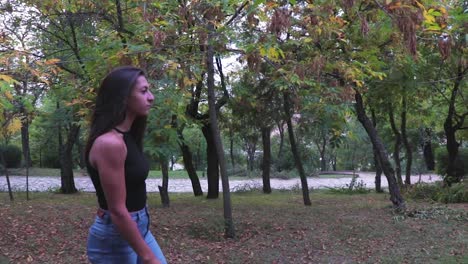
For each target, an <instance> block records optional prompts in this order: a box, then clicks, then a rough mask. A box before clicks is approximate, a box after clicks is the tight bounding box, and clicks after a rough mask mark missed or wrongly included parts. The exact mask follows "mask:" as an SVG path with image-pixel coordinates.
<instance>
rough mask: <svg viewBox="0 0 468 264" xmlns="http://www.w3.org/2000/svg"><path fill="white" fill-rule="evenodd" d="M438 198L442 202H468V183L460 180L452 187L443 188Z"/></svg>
mask: <svg viewBox="0 0 468 264" xmlns="http://www.w3.org/2000/svg"><path fill="white" fill-rule="evenodd" d="M436 200H437V201H438V202H441V203H466V202H468V184H467V183H466V182H459V183H455V184H452V186H450V187H445V188H441V189H440V191H439V192H438V193H437V196H436Z"/></svg>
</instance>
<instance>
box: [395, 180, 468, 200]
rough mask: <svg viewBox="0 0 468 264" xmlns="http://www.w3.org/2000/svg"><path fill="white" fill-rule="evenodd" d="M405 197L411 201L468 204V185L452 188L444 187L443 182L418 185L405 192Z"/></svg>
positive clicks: (457, 185)
mask: <svg viewBox="0 0 468 264" xmlns="http://www.w3.org/2000/svg"><path fill="white" fill-rule="evenodd" d="M404 194H405V197H407V198H411V199H423V200H432V201H435V202H441V203H466V202H468V183H466V182H460V183H455V184H452V186H450V187H448V186H444V185H443V184H442V182H438V183H435V184H430V183H418V184H415V185H413V186H411V187H409V188H408V189H406V191H405V193H404Z"/></svg>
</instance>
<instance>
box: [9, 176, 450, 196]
mask: <svg viewBox="0 0 468 264" xmlns="http://www.w3.org/2000/svg"><path fill="white" fill-rule="evenodd" d="M374 177H375V173H367V172H365V173H363V172H360V173H359V178H357V181H356V182H361V181H362V182H363V183H364V184H365V186H366V187H367V188H374V187H375V183H374ZM440 180H442V178H441V177H440V176H438V175H434V174H423V175H421V176H419V175H416V176H411V182H412V183H416V182H418V181H421V182H435V181H440ZM307 182H308V185H309V188H315V189H320V188H334V187H344V186H346V185H347V184H349V183H350V182H351V176H350V177H349V178H347V177H346V178H318V177H309V178H307ZM10 183H11V186H12V189H13V190H14V191H25V190H26V177H24V176H10ZM270 183H271V188H272V189H285V190H291V189H296V188H300V187H301V183H300V179H299V178H297V179H288V180H281V179H271V180H270ZM200 184H201V187H202V190H203V191H204V192H206V191H207V190H208V183H207V180H206V178H201V179H200ZM158 185H162V180H161V179H147V180H146V188H147V190H148V192H157V191H158ZM229 185H230V189H231V191H237V190H247V189H251V188H260V189H261V188H262V179H261V178H255V179H245V180H230V181H229ZM75 186H76V188H77V189H78V190H80V191H83V192H94V191H95V189H94V187H93V184H92V183H91V180H90V178H89V177H87V176H79V177H75ZM387 186H388V183H387V179H386V178H385V177H384V176H383V175H382V187H383V188H385V187H387ZM58 188H60V178H59V177H36V176H34V177H29V190H30V191H39V192H44V191H53V190H57V189H58ZM7 190H8V189H7V182H6V177H5V176H0V191H7ZM168 190H169V192H192V191H193V189H192V184H191V182H190V180H189V179H169V187H168ZM220 190H222V188H221V183H220Z"/></svg>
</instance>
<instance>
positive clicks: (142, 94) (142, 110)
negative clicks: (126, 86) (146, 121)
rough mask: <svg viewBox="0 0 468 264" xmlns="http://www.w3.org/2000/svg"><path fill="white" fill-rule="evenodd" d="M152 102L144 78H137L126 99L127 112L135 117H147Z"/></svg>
mask: <svg viewBox="0 0 468 264" xmlns="http://www.w3.org/2000/svg"><path fill="white" fill-rule="evenodd" d="M153 101H154V96H153V94H152V93H151V91H150V90H149V84H148V81H147V80H146V78H145V76H139V77H138V78H137V80H136V82H135V86H134V87H133V89H132V92H131V94H130V96H129V98H128V105H127V111H128V112H129V113H131V114H134V115H135V116H147V115H148V113H149V111H150V108H151V105H152V104H153Z"/></svg>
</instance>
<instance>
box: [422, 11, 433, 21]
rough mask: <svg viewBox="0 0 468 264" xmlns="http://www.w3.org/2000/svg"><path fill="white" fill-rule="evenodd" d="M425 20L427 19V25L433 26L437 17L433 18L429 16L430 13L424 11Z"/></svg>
mask: <svg viewBox="0 0 468 264" xmlns="http://www.w3.org/2000/svg"><path fill="white" fill-rule="evenodd" d="M424 18H425V20H426V21H425V22H426V23H430V24H432V23H434V22H435V17H434V16H432V15H429V13H428V12H426V11H424Z"/></svg>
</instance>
